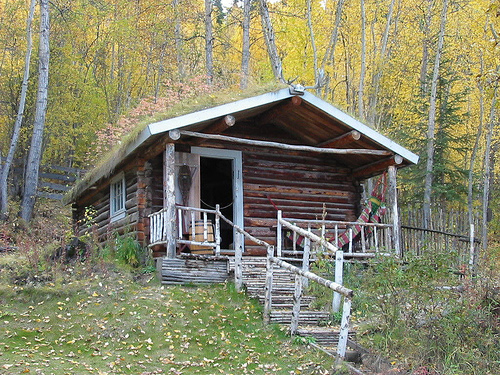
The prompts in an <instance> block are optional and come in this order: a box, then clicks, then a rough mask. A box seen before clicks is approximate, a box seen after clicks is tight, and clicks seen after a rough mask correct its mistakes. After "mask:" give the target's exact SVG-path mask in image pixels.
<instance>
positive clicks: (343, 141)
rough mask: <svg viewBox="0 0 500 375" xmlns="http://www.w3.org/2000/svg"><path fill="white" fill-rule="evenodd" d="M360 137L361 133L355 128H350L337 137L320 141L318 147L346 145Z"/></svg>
mask: <svg viewBox="0 0 500 375" xmlns="http://www.w3.org/2000/svg"><path fill="white" fill-rule="evenodd" d="M360 138H361V133H360V132H358V131H357V130H351V131H350V132H347V133H345V134H342V135H341V136H339V137H336V138H332V139H329V140H328V141H325V142H321V143H319V144H318V145H317V146H318V147H341V146H345V145H348V144H350V143H352V142H354V141H358V140H359V139H360Z"/></svg>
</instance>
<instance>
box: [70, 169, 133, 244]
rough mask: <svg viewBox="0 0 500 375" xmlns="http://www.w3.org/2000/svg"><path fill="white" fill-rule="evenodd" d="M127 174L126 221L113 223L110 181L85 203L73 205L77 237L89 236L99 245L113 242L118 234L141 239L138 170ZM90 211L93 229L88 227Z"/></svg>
mask: <svg viewBox="0 0 500 375" xmlns="http://www.w3.org/2000/svg"><path fill="white" fill-rule="evenodd" d="M124 173H125V184H126V194H127V195H126V199H125V209H126V215H125V217H124V218H123V219H120V220H116V221H113V222H111V220H110V209H109V204H110V199H109V198H110V192H109V182H110V180H111V178H110V179H108V180H107V183H106V184H103V185H101V186H99V188H98V190H97V191H94V192H93V194H89V195H88V196H87V197H84V198H85V201H80V202H77V203H76V204H74V205H73V219H74V222H75V223H76V234H77V235H78V236H82V235H84V234H88V235H91V236H92V237H93V238H94V239H95V240H96V241H98V242H99V243H106V242H107V241H108V240H109V239H112V238H113V236H114V235H115V233H118V234H125V233H129V234H130V235H132V236H134V237H136V238H138V237H139V236H138V226H137V223H138V222H139V205H138V195H137V189H138V178H137V176H138V173H137V168H135V167H133V168H131V169H129V170H127V171H125V172H124ZM90 192H92V190H90ZM87 209H91V211H92V214H91V215H90V218H92V219H93V220H92V222H91V224H92V225H89V224H90V223H89V221H88V218H89V217H86V211H87ZM87 216H88V215H87Z"/></svg>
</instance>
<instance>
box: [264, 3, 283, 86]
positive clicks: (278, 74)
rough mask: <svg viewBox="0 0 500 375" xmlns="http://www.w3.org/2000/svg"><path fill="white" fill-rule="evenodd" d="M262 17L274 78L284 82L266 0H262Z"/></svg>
mask: <svg viewBox="0 0 500 375" xmlns="http://www.w3.org/2000/svg"><path fill="white" fill-rule="evenodd" d="M260 17H261V21H262V32H263V33H264V40H265V41H266V47H267V54H268V55H269V60H270V61H271V68H272V71H273V74H274V78H275V79H276V80H278V81H281V82H284V81H285V80H284V78H283V67H282V64H281V58H280V56H279V54H278V48H277V47H276V38H275V36H274V29H273V24H272V22H271V17H270V16H269V9H268V8H267V3H266V0H260Z"/></svg>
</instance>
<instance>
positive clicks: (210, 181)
mask: <svg viewBox="0 0 500 375" xmlns="http://www.w3.org/2000/svg"><path fill="white" fill-rule="evenodd" d="M200 179H201V207H202V208H208V209H214V208H215V205H216V204H218V205H219V206H220V210H221V213H222V215H224V216H225V217H227V218H228V219H229V220H231V221H232V222H234V219H233V208H234V204H233V164H232V160H230V159H216V158H207V157H203V156H202V157H201V158H200ZM212 222H214V218H212ZM220 231H221V249H228V250H229V249H233V248H234V246H233V228H232V227H231V226H230V225H229V224H228V223H226V222H225V221H224V220H221V221H220Z"/></svg>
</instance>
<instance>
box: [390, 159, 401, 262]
mask: <svg viewBox="0 0 500 375" xmlns="http://www.w3.org/2000/svg"><path fill="white" fill-rule="evenodd" d="M387 172H388V173H387V174H388V177H389V184H388V192H387V194H388V196H389V197H390V200H391V202H390V203H391V211H390V213H391V219H392V220H391V221H392V225H393V228H392V237H393V238H392V245H393V246H394V251H395V252H396V255H397V256H398V257H402V256H403V252H402V249H401V226H400V225H401V223H400V222H399V208H398V190H397V183H396V174H397V169H396V167H395V166H394V165H391V166H389V168H387Z"/></svg>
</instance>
